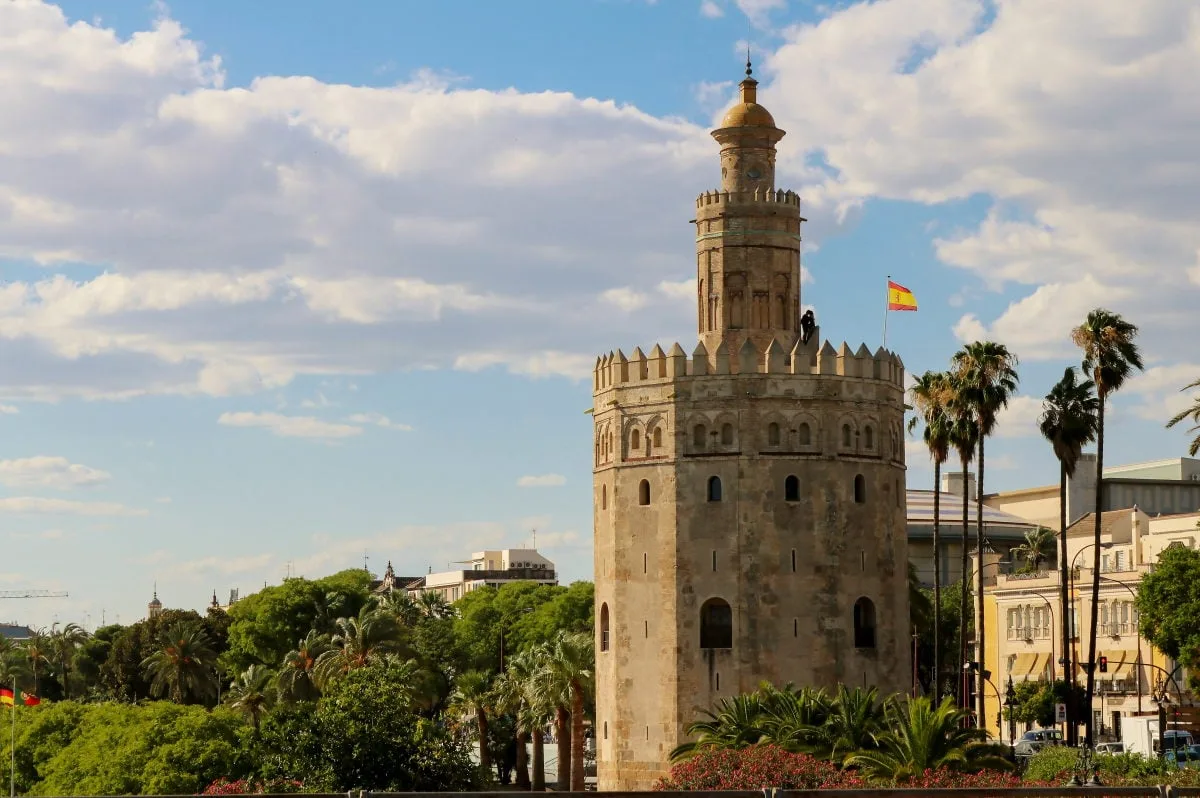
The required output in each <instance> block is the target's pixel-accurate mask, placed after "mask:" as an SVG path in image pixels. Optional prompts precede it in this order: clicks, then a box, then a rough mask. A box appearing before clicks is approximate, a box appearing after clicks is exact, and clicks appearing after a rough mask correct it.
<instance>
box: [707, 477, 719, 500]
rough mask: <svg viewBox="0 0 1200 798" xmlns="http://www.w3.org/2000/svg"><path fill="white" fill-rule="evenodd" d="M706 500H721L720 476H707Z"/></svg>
mask: <svg viewBox="0 0 1200 798" xmlns="http://www.w3.org/2000/svg"><path fill="white" fill-rule="evenodd" d="M708 500H709V501H710V502H719V501H721V478H720V477H709V478H708Z"/></svg>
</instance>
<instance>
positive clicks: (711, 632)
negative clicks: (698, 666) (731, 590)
mask: <svg viewBox="0 0 1200 798" xmlns="http://www.w3.org/2000/svg"><path fill="white" fill-rule="evenodd" d="M700 648H733V610H732V609H730V607H729V603H728V602H726V601H725V600H724V599H719V598H712V599H709V600H708V601H706V602H704V605H703V606H702V607H701V608H700Z"/></svg>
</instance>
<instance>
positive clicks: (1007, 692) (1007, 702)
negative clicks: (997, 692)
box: [1004, 674, 1017, 747]
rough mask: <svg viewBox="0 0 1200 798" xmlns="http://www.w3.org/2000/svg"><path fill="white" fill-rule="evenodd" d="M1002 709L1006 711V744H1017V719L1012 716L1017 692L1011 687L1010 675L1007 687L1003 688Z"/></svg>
mask: <svg viewBox="0 0 1200 798" xmlns="http://www.w3.org/2000/svg"><path fill="white" fill-rule="evenodd" d="M1004 708H1005V709H1007V710H1008V744H1009V745H1010V746H1014V747H1015V746H1016V744H1017V719H1016V717H1015V716H1014V715H1013V713H1014V712H1015V711H1016V708H1017V690H1016V688H1015V687H1013V680H1012V675H1011V674H1010V675H1009V677H1008V686H1007V687H1005V688H1004Z"/></svg>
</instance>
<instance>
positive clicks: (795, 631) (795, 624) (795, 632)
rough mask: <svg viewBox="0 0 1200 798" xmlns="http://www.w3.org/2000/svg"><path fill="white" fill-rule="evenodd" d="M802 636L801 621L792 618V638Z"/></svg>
mask: <svg viewBox="0 0 1200 798" xmlns="http://www.w3.org/2000/svg"><path fill="white" fill-rule="evenodd" d="M799 636H800V619H799V618H792V637H799Z"/></svg>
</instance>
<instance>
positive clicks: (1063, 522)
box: [1058, 461, 1076, 745]
mask: <svg viewBox="0 0 1200 798" xmlns="http://www.w3.org/2000/svg"><path fill="white" fill-rule="evenodd" d="M1058 528H1059V530H1060V531H1059V533H1058V576H1059V582H1060V584H1059V590H1058V596H1059V604H1060V605H1061V608H1060V609H1059V611H1058V613H1059V619H1060V622H1061V623H1062V659H1063V681H1064V682H1066V683H1067V684H1068V685H1069V686H1071V687H1073V686H1074V685H1075V669H1074V668H1072V667H1071V655H1070V651H1071V609H1072V607H1071V597H1070V593H1069V588H1068V586H1069V584H1070V574H1069V573H1068V570H1069V567H1070V565H1069V563H1068V562H1067V464H1066V463H1064V462H1061V461H1060V462H1059V464H1058ZM1067 696H1068V697H1067V728H1066V735H1065V738H1066V741H1067V745H1075V743H1076V740H1075V736H1076V735H1075V731H1076V730H1075V726H1074V725H1073V724H1072V723H1071V720H1072V718H1073V717H1074V715H1075V708H1074V707H1073V706H1071V705H1072V704H1073V703H1075V702H1074V701H1072V700H1071V699H1072V697H1073V696H1072V692H1071V691H1070V690H1069V689H1068V693H1067Z"/></svg>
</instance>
